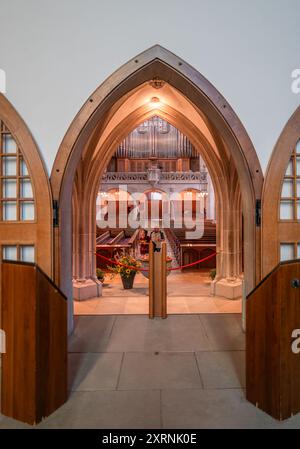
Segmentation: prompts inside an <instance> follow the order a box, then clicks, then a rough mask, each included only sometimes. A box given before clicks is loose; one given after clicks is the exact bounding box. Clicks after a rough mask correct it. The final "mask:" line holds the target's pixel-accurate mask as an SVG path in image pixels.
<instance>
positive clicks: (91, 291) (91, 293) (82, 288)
mask: <svg viewBox="0 0 300 449" xmlns="http://www.w3.org/2000/svg"><path fill="white" fill-rule="evenodd" d="M99 296H102V284H101V282H99V281H95V280H93V279H85V280H83V281H81V280H74V281H73V299H75V300H76V301H84V300H85V299H90V298H95V297H99Z"/></svg>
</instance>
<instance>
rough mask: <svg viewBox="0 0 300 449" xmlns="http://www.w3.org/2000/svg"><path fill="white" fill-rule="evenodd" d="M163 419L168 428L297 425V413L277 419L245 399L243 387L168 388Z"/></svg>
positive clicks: (290, 426) (164, 425)
mask: <svg viewBox="0 0 300 449" xmlns="http://www.w3.org/2000/svg"><path fill="white" fill-rule="evenodd" d="M162 422H163V427H164V428H167V429H176V428H178V429H179V428H182V429H218V428H221V429H231V428H233V429H239V428H241V429H268V428H274V429H281V428H298V429H299V428H300V414H299V415H298V416H295V417H294V418H291V419H289V420H287V421H285V422H283V423H281V422H278V421H276V420H274V419H273V418H271V417H270V416H268V415H267V414H265V413H264V412H262V411H260V410H258V409H257V408H256V407H254V406H253V405H252V404H250V403H249V402H247V401H246V399H245V395H244V391H243V390H237V389H229V390H226V389H223V390H167V391H163V392H162Z"/></svg>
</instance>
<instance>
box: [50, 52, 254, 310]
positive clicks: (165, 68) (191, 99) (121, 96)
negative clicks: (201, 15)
mask: <svg viewBox="0 0 300 449" xmlns="http://www.w3.org/2000/svg"><path fill="white" fill-rule="evenodd" d="M149 85H150V87H151V89H153V90H152V92H155V91H156V92H157V88H161V87H163V88H165V90H166V96H165V98H164V101H162V105H161V107H160V108H158V109H161V110H160V111H159V112H160V113H162V112H163V113H167V112H168V111H167V110H168V108H169V112H170V114H169V115H170V117H171V118H173V120H174V122H177V123H179V122H180V118H187V117H188V118H189V123H190V126H189V128H190V130H191V129H192V128H193V127H194V128H195V129H197V130H198V134H199V135H201V136H202V137H203V136H204V137H205V142H206V148H207V149H208V148H209V147H210V149H211V151H210V152H209V151H207V157H208V159H209V160H210V161H211V165H213V163H212V160H213V158H215V159H217V160H219V162H220V161H221V160H223V162H222V164H221V165H220V166H219V169H220V170H221V173H222V178H221V180H220V179H219V178H218V177H217V176H216V178H215V179H216V180H218V179H219V187H221V186H220V182H221V181H222V180H225V179H226V183H227V187H228V189H229V190H230V191H231V192H232V194H234V191H235V185H236V184H237V183H238V185H239V192H240V200H241V207H242V211H243V222H244V229H243V235H244V247H243V252H244V273H245V288H246V292H249V291H250V290H251V289H252V288H253V287H254V286H255V285H256V283H257V282H258V280H259V279H260V257H261V255H260V228H259V227H258V226H256V222H255V210H256V203H257V201H259V200H260V198H261V189H262V183H263V175H262V172H261V168H260V163H259V161H258V158H257V155H256V153H255V150H254V147H253V145H252V143H251V140H250V139H249V136H248V134H247V132H246V130H245V128H244V127H243V125H242V123H241V122H240V120H239V119H238V117H237V116H236V114H235V113H234V111H233V110H232V108H231V107H230V105H229V104H228V103H227V101H226V100H225V99H224V98H223V97H222V95H221V94H220V93H219V92H218V91H217V89H216V88H215V87H214V86H212V85H211V84H210V83H209V81H207V80H206V79H205V78H204V77H203V76H202V75H201V74H200V73H199V72H198V71H196V70H195V69H194V68H192V67H191V66H190V65H189V64H187V63H186V62H184V61H183V60H182V59H181V58H179V57H177V56H176V55H174V54H173V53H171V52H169V51H168V50H166V49H165V48H163V47H161V46H159V45H155V46H153V47H151V48H150V49H148V50H146V51H145V52H143V53H141V54H140V55H138V56H137V57H136V58H134V59H132V60H130V61H129V62H128V63H126V64H125V65H124V66H122V67H121V68H120V69H118V70H117V71H116V72H115V73H114V74H113V75H111V77H109V78H108V79H107V80H106V81H105V82H104V83H103V84H102V85H101V86H100V87H99V88H98V89H97V90H96V91H95V92H94V93H93V94H92V95H91V96H90V98H89V99H88V100H87V102H86V103H85V104H84V105H83V107H82V108H81V110H80V112H79V113H78V115H77V116H76V117H75V119H74V120H73V122H72V124H71V126H70V128H69V130H68V132H67V134H66V135H65V137H64V139H63V141H62V143H61V145H60V148H59V151H58V154H57V157H56V160H55V163H54V166H53V170H52V174H51V186H52V191H53V197H54V200H57V201H58V204H59V212H60V215H59V216H60V220H59V226H58V227H57V228H56V229H55V245H54V248H55V278H56V281H57V282H59V285H60V286H61V288H62V289H63V291H64V292H65V293H66V294H67V295H68V297H69V298H72V194H73V188H74V180H75V176H77V177H78V176H79V178H80V182H81V183H82V182H85V181H86V179H87V178H88V177H89V175H90V173H92V172H93V164H92V163H93V162H95V161H96V160H98V161H99V160H100V161H101V163H103V164H104V163H107V161H108V159H109V156H110V155H111V153H112V147H113V146H114V147H115V146H116V144H117V143H118V142H120V140H121V135H120V123H122V122H123V125H124V123H126V128H124V127H123V130H122V132H125V131H126V132H127V133H128V131H129V130H131V129H133V127H134V125H137V124H138V122H140V121H141V120H142V117H143V116H144V117H146V116H147V114H150V115H151V114H152V115H153V114H154V113H157V112H158V111H157V107H158V106H157V104H156V105H155V106H153V105H152V106H151V105H150V103H151V97H150V99H149V89H150V87H149ZM143 89H144V90H143ZM147 89H148V90H147ZM177 94H178V98H179V97H180V98H181V100H182V102H183V103H185V106H184V107H183V106H182V103H180V101H177V103H176V101H175V100H176V98H175V97H176V95H177ZM159 95H160V94H159ZM159 95H157V96H159ZM178 98H177V100H178ZM175 103H176V105H177V106H176V105H175ZM180 104H181V106H180ZM122 107H123V108H122ZM149 108H150V109H149ZM191 108H192V109H191ZM174 111H175V112H174ZM122 114H123V115H122ZM200 122H201V124H200ZM187 123H188V121H187ZM197 123H198V124H197ZM192 125H193V126H192ZM187 126H188V125H187ZM117 129H119V133H118V132H117V133H116V130H117ZM124 130H125V131H124ZM194 134H195V133H194ZM97 158H98V159H97ZM84 159H85V160H86V161H87V160H88V161H89V163H87V164H85V165H84V164H82V161H83V160H84ZM101 163H100V168H99V173H101V169H102V170H103V169H104V165H101ZM78 194H79V195H81V194H82V192H77V200H76V201H78V199H79V197H78ZM87 195H88V196H89V194H86V193H85V194H83V196H81V198H80V201H83V202H82V203H81V204H82V210H85V217H82V222H81V224H80V226H79V228H80V229H81V231H80V232H81V233H82V234H81V240H82V241H83V240H84V241H85V242H86V243H85V245H86V252H85V254H82V256H83V257H82V264H83V265H84V270H83V271H84V275H85V277H86V278H88V277H93V276H94V270H95V261H94V254H93V252H94V247H93V244H92V243H91V242H92V240H93V239H90V238H89V236H88V235H87V233H88V234H91V235H93V234H94V231H93V229H91V228H90V221H89V213H94V211H93V208H95V205H93V204H95V203H94V198H93V199H92V200H91V198H89V197H88V196H87ZM237 196H238V195H237ZM83 204H84V206H83ZM222 208H223V210H227V214H226V216H224V219H223V221H222V223H221V227H222V230H223V236H226V240H224V241H223V242H222V244H221V245H220V246H219V248H218V252H219V254H218V257H219V259H220V260H222V262H221V263H219V266H221V265H222V267H223V268H222V269H223V271H224V272H226V269H227V268H226V267H233V266H234V263H235V262H234V261H233V253H234V248H235V239H234V222H235V220H236V218H235V215H236V211H235V210H232V209H231V204H230V198H227V200H226V202H225V203H223V204H222ZM224 242H226V247H224V244H225V243H224ZM222 255H223V257H221V256H222ZM231 271H232V268H230V269H229V270H227V276H228V278H230V274H231ZM71 316H72V304H71V302H70V317H71Z"/></svg>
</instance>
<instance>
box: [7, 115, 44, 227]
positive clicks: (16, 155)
mask: <svg viewBox="0 0 300 449" xmlns="http://www.w3.org/2000/svg"><path fill="white" fill-rule="evenodd" d="M0 130H1V131H0V137H1V139H0V154H1V163H0V174H1V187H0V195H1V198H0V199H1V209H0V220H1V221H33V220H34V219H35V207H34V195H33V187H32V181H31V177H30V174H29V171H28V167H27V164H26V161H25V159H24V157H23V155H22V152H21V150H20V148H19V146H18V144H17V142H16V140H15V139H14V138H13V136H12V134H11V132H10V130H9V129H8V128H7V127H6V126H5V124H4V122H3V121H0Z"/></svg>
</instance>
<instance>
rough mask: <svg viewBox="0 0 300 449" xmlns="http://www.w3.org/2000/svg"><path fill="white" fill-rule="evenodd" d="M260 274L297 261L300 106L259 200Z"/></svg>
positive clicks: (299, 239) (281, 139) (275, 155)
mask: <svg viewBox="0 0 300 449" xmlns="http://www.w3.org/2000/svg"><path fill="white" fill-rule="evenodd" d="M262 227H263V229H262V261H263V263H262V269H263V270H262V275H263V276H265V275H267V274H268V273H269V272H270V271H271V270H272V269H273V268H274V267H275V266H276V265H277V264H278V263H279V262H280V261H286V260H293V259H298V258H300V107H299V108H298V109H297V110H296V111H295V113H294V114H293V115H292V117H291V118H290V119H289V121H288V122H287V124H286V126H285V127H284V129H283V131H282V133H281V135H280V137H279V139H278V142H277V144H276V146H275V148H274V151H273V154H272V157H271V159H270V163H269V166H268V170H267V173H266V179H265V182H264V189H263V199H262Z"/></svg>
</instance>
